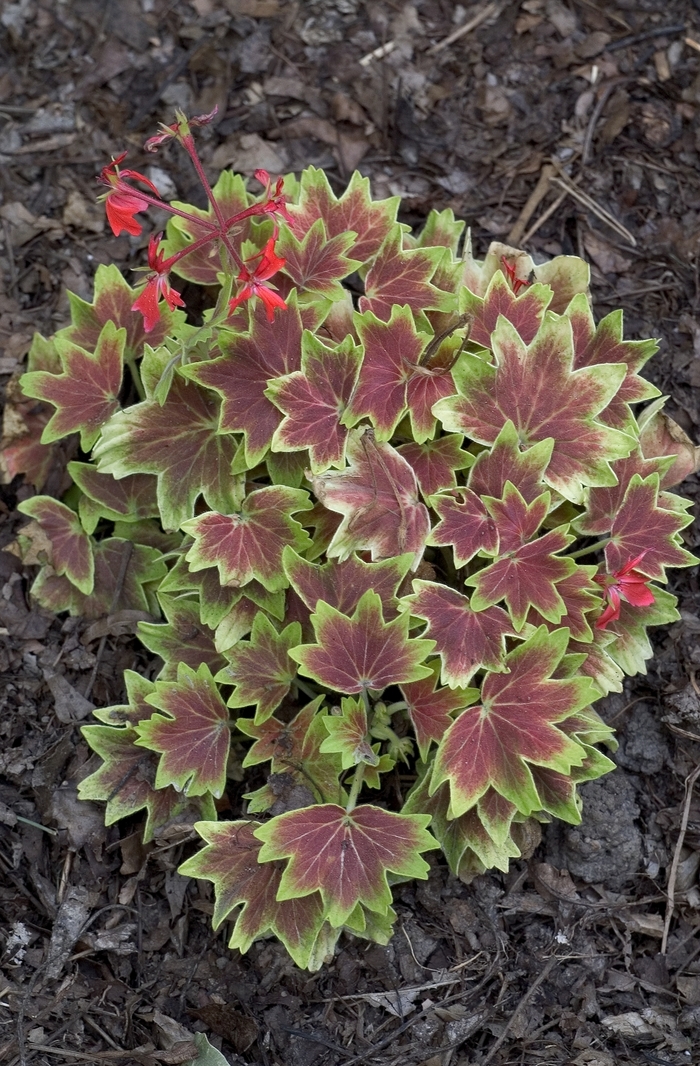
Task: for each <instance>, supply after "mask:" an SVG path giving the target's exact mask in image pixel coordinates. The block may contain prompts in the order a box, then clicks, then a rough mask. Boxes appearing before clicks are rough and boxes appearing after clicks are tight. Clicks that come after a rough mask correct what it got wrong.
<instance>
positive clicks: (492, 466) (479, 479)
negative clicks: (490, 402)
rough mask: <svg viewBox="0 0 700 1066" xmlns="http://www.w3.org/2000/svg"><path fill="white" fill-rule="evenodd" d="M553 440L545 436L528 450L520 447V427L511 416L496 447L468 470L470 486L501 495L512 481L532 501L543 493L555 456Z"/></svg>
mask: <svg viewBox="0 0 700 1066" xmlns="http://www.w3.org/2000/svg"><path fill="white" fill-rule="evenodd" d="M553 447H554V441H553V439H552V438H551V437H549V438H545V439H544V440H542V441H540V442H539V443H538V444H534V445H533V446H532V447H531V448H527V449H526V450H525V451H521V449H520V440H519V437H518V431H517V429H516V428H515V426H514V424H513V423H512V422H511V421H510V419H509V420H508V421H507V422H506V423H505V425H504V426H503V429H502V430H501V431H500V433H499V434H498V436H497V437H496V440H495V441H494V444H493V447H491V448H486V449H484V451H482V452H480V453H479V455H477V457H476V462H475V463H474V465H473V467H472V468H471V470H470V472H469V488H470V489H471V490H472V492H475V493H476V494H477V496H493V497H494V498H495V499H500V498H501V496H502V495H503V493H504V491H505V487H506V482H507V481H510V482H511V484H512V485H515V487H516V489H517V490H518V492H519V493H520V495H521V496H522V497H523V498H524V499H525V500H526V501H527V502H528V503H532V502H533V500H535V499H536V498H537V497H538V496H540V495H541V494H542V491H543V489H544V487H545V486H544V475H545V471H546V469H547V467H548V466H549V461H550V459H551V458H552V449H553Z"/></svg>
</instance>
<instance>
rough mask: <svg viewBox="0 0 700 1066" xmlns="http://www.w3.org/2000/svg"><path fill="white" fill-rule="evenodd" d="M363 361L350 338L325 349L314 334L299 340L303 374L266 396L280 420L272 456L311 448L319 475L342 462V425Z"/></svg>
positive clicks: (278, 381)
mask: <svg viewBox="0 0 700 1066" xmlns="http://www.w3.org/2000/svg"><path fill="white" fill-rule="evenodd" d="M361 362H362V350H361V349H360V348H358V347H357V346H356V345H355V343H354V341H353V339H352V337H346V338H345V340H343V341H342V342H341V343H340V344H338V345H336V346H335V347H333V348H328V347H327V346H326V345H325V344H323V343H322V341H320V340H319V339H318V338H317V337H315V336H314V334H313V333H310V332H309V331H308V330H305V331H304V334H303V337H302V355H301V370H297V371H295V372H294V373H292V374H286V375H284V376H282V377H278V378H275V379H273V380H272V381H270V383H269V385H268V387H267V389H266V395H267V396H268V397H269V398H270V399H271V400H272V401H273V403H274V404H275V405H276V406H277V407H278V408H279V409H280V411H282V412H283V414H284V415H285V417H284V419H283V420H282V422H281V423H280V425H279V426H278V427H277V429H276V430H275V432H274V435H273V437H272V449H273V451H282V452H286V451H300V450H302V449H305V448H308V449H309V459H310V462H311V469H312V471H313V473H314V474H321V473H323V471H324V470H327V469H328V467H329V466H339V465H342V463H343V461H344V459H345V443H346V440H347V429H346V427H345V426H344V425H343V424H342V423H341V419H342V418H343V415H344V414H345V411H346V408H347V405H348V403H349V401H350V397H351V395H352V392H353V389H354V387H355V382H356V380H357V375H358V372H359V369H360V364H361Z"/></svg>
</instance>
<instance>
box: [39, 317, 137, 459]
mask: <svg viewBox="0 0 700 1066" xmlns="http://www.w3.org/2000/svg"><path fill="white" fill-rule="evenodd" d="M125 342H126V330H125V329H117V327H116V326H115V324H114V322H112V321H108V322H106V323H105V325H104V326H103V327H102V330H101V331H100V335H99V338H98V340H97V343H96V345H95V349H94V351H88V350H87V349H85V348H81V347H79V346H78V345H77V344H74V343H73V342H72V341H69V340H66V339H63V340H60V339H57V341H56V347H57V349H58V352H59V354H60V356H61V366H62V367H63V370H62V372H61V373H60V374H51V373H49V372H48V371H45V370H34V371H29V373H27V374H24V376H23V377H22V379H21V382H20V384H21V386H22V389H23V391H24V394H25V395H26V396H31V397H33V398H34V399H37V400H45V401H47V402H48V403H50V404H53V406H54V407H55V408H56V411H55V412H54V414H53V415H52V416H51V418H50V420H49V422H48V423H47V425H46V427H45V429H44V432H43V433H42V436H41V441H42V443H43V444H50V443H51V442H52V441H55V440H60V439H61V437H67V436H68V435H69V434H70V433H80V443H81V446H82V448H83V451H86V452H87V451H90V449H91V448H92V446H93V444H94V443H95V441H96V440H97V438H98V437H99V435H100V430H101V429H102V427H103V426H104V424H105V423H106V422H107V420H108V419H109V418H110V416H111V415H113V414H114V413H115V411H118V410H119V390H120V388H121V383H122V362H123V356H124V344H125Z"/></svg>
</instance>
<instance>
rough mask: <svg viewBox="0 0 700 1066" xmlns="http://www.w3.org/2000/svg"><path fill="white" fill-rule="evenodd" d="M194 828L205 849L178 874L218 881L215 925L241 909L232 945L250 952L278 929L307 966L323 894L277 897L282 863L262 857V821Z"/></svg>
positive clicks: (321, 917) (295, 956)
mask: <svg viewBox="0 0 700 1066" xmlns="http://www.w3.org/2000/svg"><path fill="white" fill-rule="evenodd" d="M195 828H196V830H197V832H198V833H199V835H200V836H201V837H202V839H203V840H204V841H205V843H206V847H204V848H203V849H202V851H200V852H198V854H197V855H193V856H192V858H190V859H188V860H187V862H185V863H183V865H182V866H181V867H180V871H179V872H180V873H181V874H182V875H183V876H185V877H201V878H204V880H206V881H212V882H213V883H214V892H215V899H216V902H215V904H214V916H213V919H212V921H213V925H214V928H215V929H218V928H219V926H220V925H221V923H222V922H224V921H225V920H226V919H227V918H228V917H229V916H230V915H231V913H232V911H234V909H236V908H239V907H240V910H239V911H238V913H237V915H236V920H235V925H234V927H233V932H232V934H231V939H230V940H229V947H230V948H238V950H239V951H241V952H246V951H247V950H248V949H249V948H250V946H251V944H252V943H253V941H254V940H257V939H258V937H261V936H264V935H265V934H267V933H274V934H275V936H276V937H277V938H278V939H279V940H281V941H282V943H283V944H284V946H285V947H286V949H287V951H288V952H289V954H290V955H291V956H292V958H293V960H294V962H295V963H296V964H297V966H302V967H303V966H308V965H309V960H310V956H311V953H312V951H313V948H314V944H315V941H316V938H317V937H318V934H319V932H320V930H321V925H322V923H323V920H324V907H323V903H322V900H321V896H320V894H319V893H318V892H314V893H309V894H307V895H306V896H305V897H304V898H303V899H295V898H292V899H285V900H281V901H278V898H277V897H278V893H279V888H280V881H281V878H282V872H283V864H282V863H281V862H261V861H260V859H259V856H260V852H261V844H260V841H259V840H257V839H256V837H255V831H256V829H258V828H259V823H258V822H252V821H235V822H218V823H217V822H198V823H197V824H196V826H195Z"/></svg>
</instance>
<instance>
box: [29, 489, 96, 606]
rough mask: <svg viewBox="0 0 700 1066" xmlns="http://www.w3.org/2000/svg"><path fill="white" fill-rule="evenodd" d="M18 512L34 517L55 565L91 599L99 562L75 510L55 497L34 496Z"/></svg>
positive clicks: (51, 560) (53, 565)
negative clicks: (47, 542)
mask: <svg viewBox="0 0 700 1066" xmlns="http://www.w3.org/2000/svg"><path fill="white" fill-rule="evenodd" d="M17 510H18V511H21V513H22V514H26V515H28V516H29V518H33V519H34V521H35V522H37V523H38V525H39V526H40V528H41V530H42V532H43V533H44V534H45V536H46V537H48V539H49V541H50V542H51V559H50V562H51V565H52V567H53V568H54V570H55V571H56V573H57V574H65V576H66V577H67V578H68V580H69V581H70V583H71V584H72V585H75V587H76V588H77V589H78V590H79V591H80V592H82V593H84V594H85V595H86V596H89V595H90V593H91V592H92V590H93V588H94V585H95V559H94V556H93V552H92V542H91V540H90V537H89V536H88V535H87V533H86V532H85V530H84V529H83V527H82V525H81V524H80V519H79V518H78V516H77V514H76V513H75V511H71V509H70V507H66V505H65V504H64V503H59V501H58V500H54V499H53V498H52V497H51V496H33V497H32V498H31V499H29V500H24V501H23V502H21V503H19V504H18V505H17Z"/></svg>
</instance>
